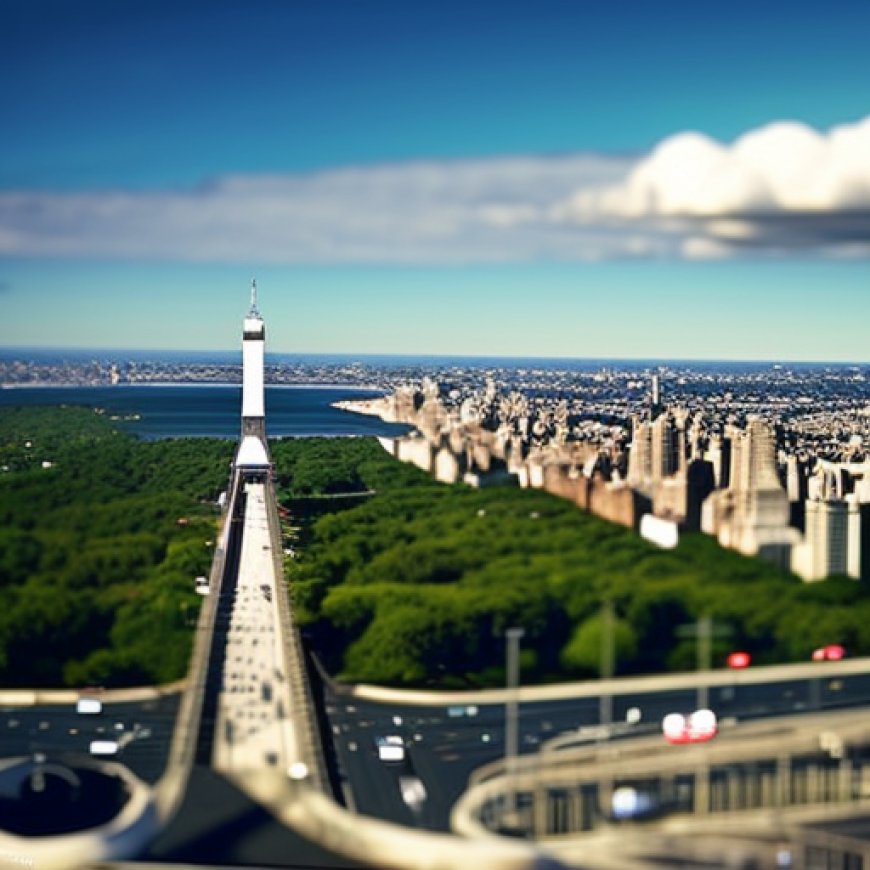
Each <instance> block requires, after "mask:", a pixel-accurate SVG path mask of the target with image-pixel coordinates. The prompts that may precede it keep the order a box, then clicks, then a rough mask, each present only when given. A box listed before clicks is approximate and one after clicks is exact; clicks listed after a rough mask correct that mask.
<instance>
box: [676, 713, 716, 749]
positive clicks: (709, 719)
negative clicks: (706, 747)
mask: <svg viewBox="0 0 870 870" xmlns="http://www.w3.org/2000/svg"><path fill="white" fill-rule="evenodd" d="M718 730H719V724H718V721H717V719H716V714H715V713H714V712H713V711H712V710H706V709H704V710H695V712H694V713H691V714H690V715H688V716H684V715H683V714H682V713H669V714H668V715H667V716H665V718H664V719H663V720H662V733H663V734H664V736H665V740H667V741H668V743H673V744H681V743H703V742H705V741H707V740H712V739H713V738H714V737H715V736H716V734H717V733H718Z"/></svg>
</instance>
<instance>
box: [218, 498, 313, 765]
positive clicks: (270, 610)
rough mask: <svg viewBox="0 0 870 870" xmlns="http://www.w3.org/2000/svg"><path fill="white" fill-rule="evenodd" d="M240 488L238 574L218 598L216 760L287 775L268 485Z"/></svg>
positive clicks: (292, 750) (291, 749)
mask: <svg viewBox="0 0 870 870" xmlns="http://www.w3.org/2000/svg"><path fill="white" fill-rule="evenodd" d="M244 486H245V496H246V501H245V515H244V522H243V534H242V544H241V556H240V560H239V569H238V573H237V576H236V582H235V584H234V585H233V586H232V587H231V588H229V589H227V590H224V591H223V593H222V595H224V596H225V597H226V598H227V599H228V607H227V614H226V618H227V619H228V626H227V633H226V650H225V654H224V656H223V669H222V675H221V687H220V693H219V696H218V700H217V718H216V722H215V732H216V733H215V738H214V756H213V763H214V766H215V767H216V768H217V769H218V770H231V769H233V768H238V769H245V768H252V767H253V768H256V767H262V766H264V765H265V766H272V767H278V768H279V769H281V770H286V769H287V767H288V766H289V764H290V763H291V762H292V760H293V759H295V758H296V755H297V752H296V741H295V735H294V733H293V727H292V724H291V720H290V718H289V714H290V711H291V709H292V702H291V698H290V691H289V688H288V684H287V676H286V674H285V661H284V650H283V646H282V642H283V637H282V634H281V620H280V615H279V612H278V606H277V578H276V577H275V562H274V559H273V554H272V544H271V538H270V531H269V523H268V518H267V515H266V502H265V498H266V493H265V485H264V484H262V483H246V484H245V485H244Z"/></svg>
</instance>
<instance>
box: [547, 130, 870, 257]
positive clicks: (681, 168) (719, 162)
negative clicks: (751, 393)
mask: <svg viewBox="0 0 870 870" xmlns="http://www.w3.org/2000/svg"><path fill="white" fill-rule="evenodd" d="M553 218H554V220H556V221H568V222H572V221H573V222H576V223H578V224H580V225H583V224H585V223H601V222H602V221H608V220H610V221H622V222H626V223H646V224H651V223H658V224H659V225H660V226H666V227H671V228H672V230H673V231H674V232H675V234H677V235H679V234H680V233H685V234H686V238H685V239H684V242H683V245H682V246H681V251H682V252H683V253H684V254H685V255H687V256H719V255H722V254H726V253H729V252H733V251H734V250H736V249H740V248H743V249H745V248H748V247H753V248H756V249H773V250H777V249H779V250H795V249H802V248H811V249H812V248H821V249H825V250H828V251H829V252H830V253H835V254H836V253H839V254H850V253H852V254H856V253H863V254H864V255H867V254H868V253H870V249H868V245H870V117H868V118H865V119H864V120H863V121H860V122H858V123H856V124H848V125H843V126H839V127H834V128H833V129H831V130H830V131H829V132H828V133H826V134H822V133H818V132H816V131H815V130H813V129H812V128H810V127H808V126H806V125H805V124H799V123H796V122H788V121H784V122H777V123H773V124H769V125H767V126H764V127H761V128H759V129H757V130H752V131H750V132H748V133H746V134H745V135H743V136H741V137H740V138H739V139H737V141H736V142H734V144H733V145H730V146H728V145H722V144H720V143H719V142H717V141H715V140H714V139H711V138H710V137H708V136H704V135H702V134H700V133H680V134H678V135H676V136H672V137H670V138H668V139H666V140H664V141H663V142H662V143H660V144H659V146H658V147H657V148H656V149H655V150H654V151H653V153H652V154H651V155H650V156H649V157H647V158H645V159H643V160H641V161H640V162H639V163H638V164H637V165H636V166H635V167H634V168H633V169H632V170H631V172H630V173H629V174H628V176H627V177H626V178H625V179H624V180H623V181H621V182H620V183H618V184H616V185H612V186H606V187H601V188H593V189H580V190H577V191H576V192H575V193H574V194H573V195H572V196H571V197H569V198H568V199H567V200H566V201H565V202H563V203H560V204H559V205H558V206H556V207H555V209H554V210H553Z"/></svg>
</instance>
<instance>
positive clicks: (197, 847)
mask: <svg viewBox="0 0 870 870" xmlns="http://www.w3.org/2000/svg"><path fill="white" fill-rule="evenodd" d="M139 860H141V861H157V862H163V863H170V864H206V865H212V866H239V867H290V868H300V870H301V868H336V870H338V868H341V870H343V868H355V867H359V866H361V865H359V864H355V863H354V862H352V861H349V860H347V859H345V858H340V857H338V856H335V855H331V854H329V853H328V852H325V851H324V850H323V849H321V848H320V847H319V846H317V845H315V844H313V843H310V842H308V841H306V840H304V839H303V838H302V837H300V836H298V835H297V834H295V833H294V832H293V831H291V830H289V829H288V828H286V827H284V825H282V824H281V823H280V822H279V821H277V820H276V819H275V818H274V817H273V816H272V815H270V814H269V813H268V812H267V811H266V810H264V809H263V808H262V807H260V806H258V805H257V804H256V803H254V802H253V801H252V800H251V799H250V798H249V797H248V796H247V795H246V794H245V793H244V792H242V791H241V790H240V789H238V788H236V786H234V785H233V784H232V783H230V782H228V781H227V780H226V779H224V777H222V776H221V775H220V774H219V773H217V772H215V771H213V770H211V769H209V768H205V767H200V766H197V767H195V768H194V769H193V772H192V774H191V777H190V780H189V781H188V786H187V791H186V792H185V796H184V801H183V803H182V805H181V807H180V808H179V811H178V813H177V814H176V816H175V818H174V819H173V820H172V821H171V822H170V823H169V825H167V827H166V828H165V829H164V831H163V832H162V833H161V834H160V835H159V837H158V838H157V839H156V840H155V841H154V842H153V843H152V844H151V846H150V848H149V850H148V851H147V852H146V853H145V854H144V855H142V856H140V859H139Z"/></svg>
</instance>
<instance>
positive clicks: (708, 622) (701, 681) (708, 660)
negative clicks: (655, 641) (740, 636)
mask: <svg viewBox="0 0 870 870" xmlns="http://www.w3.org/2000/svg"><path fill="white" fill-rule="evenodd" d="M731 634H732V629H731V628H730V627H729V626H727V625H721V624H719V625H717V624H716V623H714V622H713V619H712V617H711V616H710V614H709V613H705V614H703V615H702V616H699V617H698V619H697V621H696V622H692V623H689V624H688V625H681V626H679V627H678V628H677V637H693V638H695V660H696V662H697V667H698V695H697V700H696V702H695V703H696V704H697V707H698V709H699V710H703V709H706V708H707V707H709V706H710V687H709V686H708V685H707V683H706V677H705V676H704V675H705V674H706V672H708V671H709V670H711V669H712V667H713V638H714V637H728V636H730V635H731Z"/></svg>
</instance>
